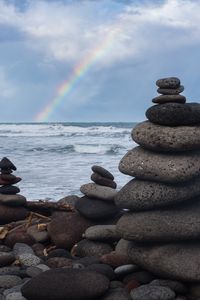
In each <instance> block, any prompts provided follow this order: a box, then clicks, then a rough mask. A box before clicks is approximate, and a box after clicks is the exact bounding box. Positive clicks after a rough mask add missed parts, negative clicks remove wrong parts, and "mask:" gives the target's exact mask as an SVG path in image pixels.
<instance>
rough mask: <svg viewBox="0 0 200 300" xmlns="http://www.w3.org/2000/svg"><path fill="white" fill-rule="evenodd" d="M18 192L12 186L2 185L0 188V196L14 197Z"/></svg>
mask: <svg viewBox="0 0 200 300" xmlns="http://www.w3.org/2000/svg"><path fill="white" fill-rule="evenodd" d="M19 192H20V189H19V188H18V187H17V186H14V185H4V186H1V187H0V194H10V195H15V194H17V193H19Z"/></svg>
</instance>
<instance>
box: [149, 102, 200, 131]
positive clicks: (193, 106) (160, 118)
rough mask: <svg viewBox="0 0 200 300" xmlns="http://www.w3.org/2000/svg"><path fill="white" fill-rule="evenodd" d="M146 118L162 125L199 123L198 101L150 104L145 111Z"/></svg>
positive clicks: (199, 110) (199, 107)
mask: <svg viewBox="0 0 200 300" xmlns="http://www.w3.org/2000/svg"><path fill="white" fill-rule="evenodd" d="M146 117H147V119H148V120H149V121H150V122H152V123H155V124H159V125H164V126H183V125H195V124H196V125H197V124H198V125H199V124H200V104H199V103H186V104H181V103H165V104H162V105H154V106H151V107H150V108H149V109H147V111H146Z"/></svg>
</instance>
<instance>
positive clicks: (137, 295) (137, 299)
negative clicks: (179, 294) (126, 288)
mask: <svg viewBox="0 0 200 300" xmlns="http://www.w3.org/2000/svg"><path fill="white" fill-rule="evenodd" d="M175 296H176V295H175V293H174V292H173V291H172V290H171V289H170V288H168V287H161V286H151V285H148V284H147V285H142V286H140V287H138V288H136V289H134V290H132V291H131V299H132V300H144V299H151V300H173V299H174V298H175Z"/></svg>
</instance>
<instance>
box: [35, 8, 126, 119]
mask: <svg viewBox="0 0 200 300" xmlns="http://www.w3.org/2000/svg"><path fill="white" fill-rule="evenodd" d="M123 20H124V15H123V13H121V14H120V15H119V16H118V17H117V18H116V19H115V22H114V23H113V24H112V25H111V26H110V28H109V29H108V30H107V32H108V33H107V34H106V36H105V38H104V39H103V40H102V41H101V42H100V43H98V45H97V46H96V47H94V48H93V49H92V50H91V51H90V52H89V54H88V55H87V56H85V58H84V59H83V60H82V61H80V62H79V63H78V64H77V65H75V67H74V69H73V71H72V73H71V75H70V76H69V77H68V78H67V79H66V80H65V81H64V82H63V83H62V84H61V85H59V86H58V88H57V92H56V94H55V97H54V98H53V99H51V100H50V101H49V102H48V103H47V104H46V106H44V107H43V108H42V109H41V111H39V112H38V113H37V115H36V116H35V117H34V121H35V122H45V121H48V119H49V117H50V116H51V115H52V113H53V112H54V111H55V110H56V108H57V107H58V106H59V105H60V104H61V102H62V101H64V100H66V96H67V95H68V94H69V93H70V91H71V90H72V89H73V88H74V86H75V85H76V84H77V83H78V82H79V81H81V79H82V78H83V77H84V76H85V75H86V74H87V73H88V71H89V70H90V69H91V67H92V66H93V65H94V64H95V63H96V62H98V61H99V60H100V59H101V58H102V57H103V56H104V55H105V54H106V53H107V52H108V51H109V50H110V49H111V48H112V47H113V42H114V41H115V39H116V38H117V36H118V35H119V34H120V32H121V31H122V26H121V25H122V21H123Z"/></svg>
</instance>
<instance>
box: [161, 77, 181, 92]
mask: <svg viewBox="0 0 200 300" xmlns="http://www.w3.org/2000/svg"><path fill="white" fill-rule="evenodd" d="M180 83H181V82H180V79H179V78H177V77H166V78H161V79H158V80H157V81H156V85H157V86H158V87H159V88H163V89H174V88H177V87H179V86H180Z"/></svg>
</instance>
